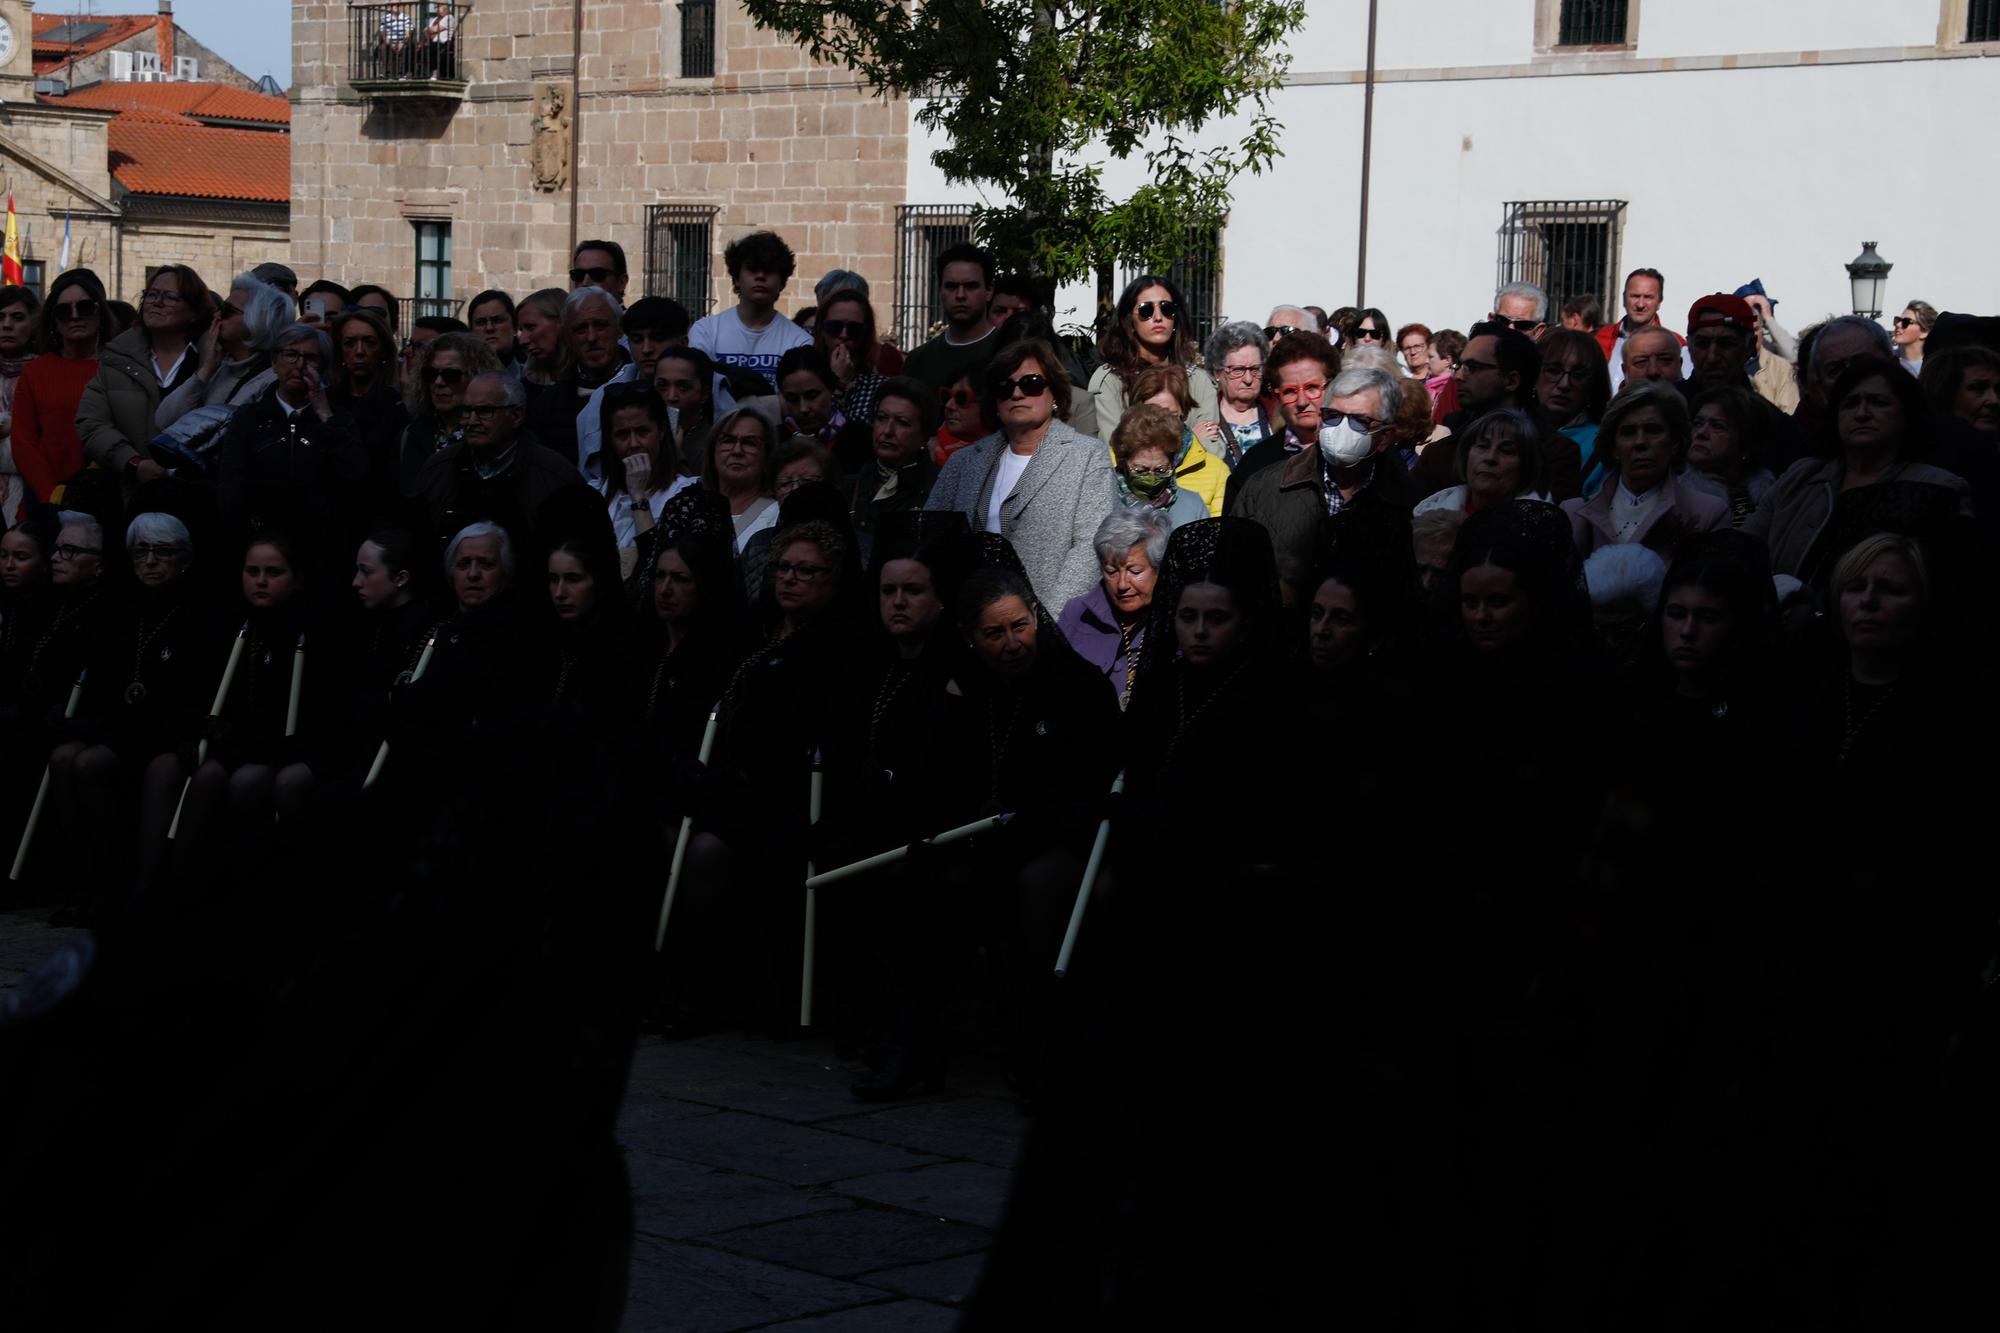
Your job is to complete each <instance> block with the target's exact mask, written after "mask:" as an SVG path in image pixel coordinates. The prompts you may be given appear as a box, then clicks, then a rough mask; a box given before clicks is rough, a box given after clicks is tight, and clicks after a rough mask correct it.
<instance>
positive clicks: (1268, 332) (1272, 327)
mask: <svg viewBox="0 0 2000 1333" xmlns="http://www.w3.org/2000/svg"><path fill="white" fill-rule="evenodd" d="M1297 332H1298V330H1297V329H1294V328H1288V327H1286V326H1285V325H1283V324H1267V325H1265V326H1264V337H1265V338H1266V339H1268V340H1269V341H1271V342H1276V341H1278V339H1280V338H1282V337H1284V336H1285V335H1286V334H1288V333H1297Z"/></svg>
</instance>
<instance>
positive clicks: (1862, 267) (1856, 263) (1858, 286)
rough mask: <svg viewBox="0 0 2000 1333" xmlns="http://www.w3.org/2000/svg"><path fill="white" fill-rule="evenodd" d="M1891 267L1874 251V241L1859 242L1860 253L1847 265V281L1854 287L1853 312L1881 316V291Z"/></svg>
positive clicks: (1871, 316) (1870, 316) (1887, 282)
mask: <svg viewBox="0 0 2000 1333" xmlns="http://www.w3.org/2000/svg"><path fill="white" fill-rule="evenodd" d="M1893 267H1895V266H1894V265H1893V264H1891V263H1890V262H1889V261H1888V260H1886V259H1884V258H1882V256H1880V255H1878V254H1876V253H1875V242H1873V241H1863V242H1862V243H1861V253H1860V254H1858V255H1856V256H1855V257H1854V259H1853V261H1852V262H1851V263H1849V264H1848V266H1847V281H1848V284H1849V285H1850V286H1851V287H1852V288H1853V289H1854V313H1855V314H1857V315H1865V316H1867V317H1868V318H1869V319H1880V318H1881V317H1882V293H1883V290H1884V289H1885V288H1887V287H1888V285H1889V270H1890V269H1891V268H1893Z"/></svg>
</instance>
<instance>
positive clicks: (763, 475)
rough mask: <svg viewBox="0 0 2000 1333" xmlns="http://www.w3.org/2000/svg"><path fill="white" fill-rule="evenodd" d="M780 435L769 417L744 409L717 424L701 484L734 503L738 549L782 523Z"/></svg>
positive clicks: (711, 437) (731, 505) (733, 515)
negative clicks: (778, 491)
mask: <svg viewBox="0 0 2000 1333" xmlns="http://www.w3.org/2000/svg"><path fill="white" fill-rule="evenodd" d="M777 455H778V441H777V431H776V429H775V428H774V427H773V426H772V425H771V422H770V420H769V419H768V418H766V417H764V416H763V415H761V414H760V413H758V412H755V411H753V410H751V409H750V408H747V407H739V408H737V409H736V410H735V411H733V412H731V413H729V414H728V415H726V416H724V417H723V418H722V419H721V420H720V421H718V422H716V423H715V430H714V431H713V432H712V433H711V434H710V435H709V437H708V453H707V454H706V455H705V456H704V457H703V459H702V469H701V484H702V485H704V486H706V487H708V489H710V490H712V491H714V492H716V493H717V494H718V495H720V496H721V497H722V498H723V499H724V500H727V501H728V502H729V514H730V518H731V519H732V520H733V521H734V523H735V527H736V549H737V550H739V551H740V550H742V549H743V547H744V545H745V544H746V543H748V542H749V540H750V539H751V538H752V537H754V536H756V535H757V534H758V533H760V532H762V531H764V530H765V529H766V528H769V527H771V526H773V525H774V524H776V523H777V521H778V500H777V497H776V496H775V495H773V494H772V487H773V485H774V484H775V483H776V481H777V477H776V467H777Z"/></svg>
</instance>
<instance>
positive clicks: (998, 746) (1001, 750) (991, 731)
mask: <svg viewBox="0 0 2000 1333" xmlns="http://www.w3.org/2000/svg"><path fill="white" fill-rule="evenodd" d="M998 697H999V692H998V691H995V692H994V693H992V694H989V695H987V696H986V741H987V754H988V756H989V757H990V759H991V761H992V781H991V782H989V783H988V784H987V789H986V798H987V799H988V800H989V801H992V802H993V803H994V805H996V806H997V805H998V804H999V803H1000V769H1001V766H1002V765H1003V764H1005V763H1006V761H1007V749H1008V747H1009V746H1010V745H1012V744H1013V743H1014V731H1015V728H1016V727H1017V726H1018V725H1019V723H1020V721H1021V710H1022V709H1023V708H1025V707H1026V706H1027V703H1028V692H1027V691H1026V690H1025V689H1023V690H1020V691H1017V692H1016V693H1015V695H1014V707H1013V710H1012V711H1011V712H1009V713H1008V714H1007V726H1006V729H1005V730H1002V729H1001V727H1000V716H999V710H998V709H997V708H995V707H994V704H995V703H996V701H997V700H998Z"/></svg>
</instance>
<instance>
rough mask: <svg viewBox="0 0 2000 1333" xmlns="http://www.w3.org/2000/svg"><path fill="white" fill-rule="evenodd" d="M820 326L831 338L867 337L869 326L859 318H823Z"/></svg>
mask: <svg viewBox="0 0 2000 1333" xmlns="http://www.w3.org/2000/svg"><path fill="white" fill-rule="evenodd" d="M819 326H820V327H821V328H823V329H825V330H826V336H827V337H829V338H865V337H866V336H867V335H868V326H867V325H866V324H863V323H862V322H861V321H860V320H858V319H823V320H821V321H820V322H819Z"/></svg>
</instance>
